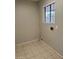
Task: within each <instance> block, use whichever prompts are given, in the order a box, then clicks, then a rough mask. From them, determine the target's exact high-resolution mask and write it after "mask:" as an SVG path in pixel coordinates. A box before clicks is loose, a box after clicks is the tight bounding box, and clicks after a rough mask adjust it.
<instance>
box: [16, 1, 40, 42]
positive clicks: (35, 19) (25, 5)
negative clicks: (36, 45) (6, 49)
mask: <svg viewBox="0 0 79 59" xmlns="http://www.w3.org/2000/svg"><path fill="white" fill-rule="evenodd" d="M15 7H16V8H15V9H16V10H15V18H16V19H15V24H16V25H15V27H16V28H15V31H16V36H15V37H16V38H15V40H16V43H22V42H24V41H29V40H33V39H39V13H38V5H37V3H36V2H31V1H29V0H28V1H26V0H16V6H15Z"/></svg>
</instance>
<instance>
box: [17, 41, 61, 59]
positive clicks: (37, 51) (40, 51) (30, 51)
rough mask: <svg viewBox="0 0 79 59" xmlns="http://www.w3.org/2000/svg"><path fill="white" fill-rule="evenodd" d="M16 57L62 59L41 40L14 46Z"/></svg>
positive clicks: (22, 58) (20, 58)
mask: <svg viewBox="0 0 79 59" xmlns="http://www.w3.org/2000/svg"><path fill="white" fill-rule="evenodd" d="M16 59H62V58H61V57H60V56H59V55H57V53H56V51H55V50H54V49H51V48H50V47H49V46H48V45H47V44H45V43H44V42H43V41H36V42H32V43H28V44H24V45H19V46H16Z"/></svg>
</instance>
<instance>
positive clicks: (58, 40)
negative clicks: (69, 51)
mask: <svg viewBox="0 0 79 59" xmlns="http://www.w3.org/2000/svg"><path fill="white" fill-rule="evenodd" d="M51 2H53V0H41V1H40V4H39V5H40V16H41V21H40V25H41V38H43V40H44V41H45V42H46V43H47V44H49V45H50V46H51V47H53V48H54V49H55V50H57V51H58V52H59V53H60V54H61V55H63V1H62V0H56V1H55V2H56V15H55V18H56V19H55V20H56V22H55V24H45V23H43V20H44V10H43V6H44V5H46V4H49V3H51ZM51 26H52V27H54V30H53V31H51V30H50V27H51Z"/></svg>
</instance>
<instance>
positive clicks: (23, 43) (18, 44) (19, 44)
mask: <svg viewBox="0 0 79 59" xmlns="http://www.w3.org/2000/svg"><path fill="white" fill-rule="evenodd" d="M38 40H39V39H33V40H31V41H27V42H22V43H17V44H16V46H21V45H25V44H29V43H31V42H35V41H38Z"/></svg>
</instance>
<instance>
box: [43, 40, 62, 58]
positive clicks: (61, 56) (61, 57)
mask: <svg viewBox="0 0 79 59" xmlns="http://www.w3.org/2000/svg"><path fill="white" fill-rule="evenodd" d="M42 42H43V43H44V44H45V45H47V46H49V45H48V44H47V43H45V42H44V41H43V40H42ZM49 47H50V49H51V50H55V49H53V48H52V47H51V46H49ZM55 52H56V53H57V55H59V56H60V57H61V58H63V56H62V55H61V54H60V53H58V52H57V51H56V50H55Z"/></svg>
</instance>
